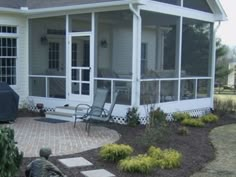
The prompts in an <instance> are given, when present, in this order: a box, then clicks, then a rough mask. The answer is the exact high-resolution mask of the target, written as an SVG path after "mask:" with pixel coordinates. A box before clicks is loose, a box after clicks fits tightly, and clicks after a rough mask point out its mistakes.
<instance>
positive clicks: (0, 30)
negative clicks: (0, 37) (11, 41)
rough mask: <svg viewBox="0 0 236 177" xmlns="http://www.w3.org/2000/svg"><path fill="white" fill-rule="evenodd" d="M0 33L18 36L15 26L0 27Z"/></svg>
mask: <svg viewBox="0 0 236 177" xmlns="http://www.w3.org/2000/svg"><path fill="white" fill-rule="evenodd" d="M0 33H13V34H16V33H17V32H16V27H15V26H0Z"/></svg>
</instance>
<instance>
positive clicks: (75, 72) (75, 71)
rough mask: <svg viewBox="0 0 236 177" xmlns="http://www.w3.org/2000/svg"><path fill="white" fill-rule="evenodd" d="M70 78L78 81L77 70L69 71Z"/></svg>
mask: <svg viewBox="0 0 236 177" xmlns="http://www.w3.org/2000/svg"><path fill="white" fill-rule="evenodd" d="M71 78H72V80H74V81H75V80H80V78H79V70H78V69H72V71H71Z"/></svg>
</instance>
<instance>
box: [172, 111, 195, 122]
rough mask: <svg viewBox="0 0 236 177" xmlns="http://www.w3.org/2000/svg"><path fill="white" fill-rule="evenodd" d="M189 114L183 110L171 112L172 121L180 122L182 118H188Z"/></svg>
mask: <svg viewBox="0 0 236 177" xmlns="http://www.w3.org/2000/svg"><path fill="white" fill-rule="evenodd" d="M190 118H191V116H190V114H189V113H184V112H176V113H174V114H173V119H174V121H176V122H181V121H183V120H184V119H190Z"/></svg>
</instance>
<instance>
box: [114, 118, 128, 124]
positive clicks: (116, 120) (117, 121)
mask: <svg viewBox="0 0 236 177" xmlns="http://www.w3.org/2000/svg"><path fill="white" fill-rule="evenodd" d="M112 118H113V120H114V121H113V122H114V123H117V124H127V123H126V118H125V117H118V116H113V117H112Z"/></svg>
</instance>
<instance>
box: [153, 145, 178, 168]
mask: <svg viewBox="0 0 236 177" xmlns="http://www.w3.org/2000/svg"><path fill="white" fill-rule="evenodd" d="M181 162H182V154H181V153H179V152H178V151H176V150H174V149H166V150H164V151H163V158H162V159H160V160H157V161H156V165H157V166H159V167H160V168H165V169H166V168H178V167H180V165H181Z"/></svg>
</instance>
